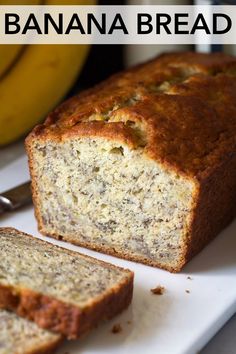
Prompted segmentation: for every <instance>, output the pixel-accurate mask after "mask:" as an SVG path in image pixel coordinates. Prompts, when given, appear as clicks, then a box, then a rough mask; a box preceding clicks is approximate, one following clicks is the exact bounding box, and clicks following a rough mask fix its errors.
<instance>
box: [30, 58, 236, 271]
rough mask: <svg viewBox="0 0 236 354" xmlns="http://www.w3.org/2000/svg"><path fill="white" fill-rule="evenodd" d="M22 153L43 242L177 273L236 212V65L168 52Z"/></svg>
mask: <svg viewBox="0 0 236 354" xmlns="http://www.w3.org/2000/svg"><path fill="white" fill-rule="evenodd" d="M26 147H27V151H28V156H29V163H30V171H31V176H32V187H33V199H34V204H35V210H36V217H37V219H38V225H39V230H40V231H41V232H42V233H43V234H46V235H50V236H52V237H56V238H61V239H63V240H65V241H69V242H73V243H75V244H78V245H82V246H85V247H89V248H92V249H95V250H98V251H102V252H106V253H110V254H113V255H116V256H119V257H123V258H127V259H130V260H135V261H140V262H143V263H146V264H150V265H154V266H159V267H162V268H164V269H168V270H170V271H179V270H180V269H181V268H182V267H183V265H184V264H185V263H186V262H187V261H188V260H189V259H191V258H192V257H193V255H195V254H196V253H197V252H199V251H200V250H201V249H202V248H203V247H204V246H205V245H206V244H207V243H208V242H209V241H210V240H211V239H212V238H213V237H215V236H216V235H217V234H218V233H219V231H221V230H222V229H223V228H224V227H225V226H226V225H227V224H228V223H229V222H230V221H231V220H232V218H233V217H234V215H235V209H236V59H235V58H233V57H231V56H227V55H225V54H220V53H215V54H200V53H178V54H177V53H174V54H165V55H162V56H160V57H159V58H157V59H154V60H152V61H150V62H148V63H147V64H143V65H140V66H137V67H135V68H133V69H130V70H128V71H125V72H123V73H120V74H118V75H116V76H113V77H111V78H110V79H108V80H107V81H105V82H103V83H101V84H100V85H98V86H96V87H95V88H93V89H91V90H88V91H85V92H84V93H82V94H80V95H78V96H76V97H73V98H72V99H70V100H68V101H67V102H65V103H64V104H62V105H61V106H60V107H59V108H58V109H56V110H55V111H54V112H52V113H51V114H50V115H49V117H48V118H47V120H46V122H45V123H44V124H42V125H39V126H37V127H36V128H35V129H34V130H33V132H32V133H31V134H30V135H29V137H28V138H27V141H26Z"/></svg>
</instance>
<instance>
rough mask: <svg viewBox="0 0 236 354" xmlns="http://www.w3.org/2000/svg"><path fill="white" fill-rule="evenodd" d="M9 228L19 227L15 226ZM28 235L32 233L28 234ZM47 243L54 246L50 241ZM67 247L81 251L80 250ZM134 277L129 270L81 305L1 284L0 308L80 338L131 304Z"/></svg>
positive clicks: (66, 335) (47, 327)
mask: <svg viewBox="0 0 236 354" xmlns="http://www.w3.org/2000/svg"><path fill="white" fill-rule="evenodd" d="M5 230H6V229H5ZM8 230H9V231H12V232H15V231H17V230H15V229H12V228H8ZM17 232H18V231H17ZM25 236H26V237H32V236H30V235H27V234H25ZM38 241H39V242H43V243H46V242H44V241H41V240H38ZM46 244H47V245H48V246H49V247H50V246H51V247H52V245H51V244H50V243H48V242H47V243H46ZM53 247H58V246H55V245H53ZM58 248H60V247H58ZM67 251H68V253H70V254H76V255H78V253H77V252H73V251H70V250H67ZM83 257H85V258H88V259H92V260H95V262H97V263H98V264H102V265H103V266H106V267H108V268H110V267H114V268H118V269H122V270H124V269H123V268H120V267H116V266H114V265H110V264H109V263H106V262H103V261H99V260H96V259H94V258H92V257H89V256H86V255H83ZM133 278H134V273H133V272H131V271H128V270H127V277H125V278H124V279H123V280H122V281H121V282H120V283H119V284H117V285H116V286H114V287H112V288H111V289H109V290H108V291H107V292H106V293H105V294H104V295H100V296H97V297H96V298H95V299H93V300H92V301H90V302H89V303H88V304H86V305H85V306H83V308H81V309H80V308H79V307H78V306H76V305H74V304H69V303H64V302H62V301H60V300H58V299H56V298H54V297H51V296H46V295H44V294H41V293H37V292H35V291H32V290H30V289H25V288H20V287H18V288H16V287H13V286H7V285H4V284H0V308H3V309H7V310H11V311H14V312H15V313H17V314H18V315H19V316H21V317H24V318H27V319H28V320H31V321H34V322H35V323H37V325H38V326H39V327H41V328H44V329H48V330H51V331H53V332H56V333H60V334H62V335H63V336H65V337H67V338H68V339H77V338H79V337H81V336H83V335H84V334H86V333H87V332H89V331H90V330H91V329H92V328H93V327H95V326H97V324H98V323H99V322H100V321H101V320H105V319H110V318H112V317H114V316H115V315H117V314H118V313H120V312H121V311H122V310H124V309H126V308H127V307H128V306H129V304H130V302H131V300H132V295H133Z"/></svg>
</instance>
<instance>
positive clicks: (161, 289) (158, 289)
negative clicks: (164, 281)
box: [151, 285, 166, 295]
mask: <svg viewBox="0 0 236 354" xmlns="http://www.w3.org/2000/svg"><path fill="white" fill-rule="evenodd" d="M165 290H166V289H165V288H164V286H161V285H158V286H156V287H155V288H153V289H151V293H153V294H154V295H163V294H164V292H165Z"/></svg>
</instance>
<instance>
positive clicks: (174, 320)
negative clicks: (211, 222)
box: [0, 150, 236, 354]
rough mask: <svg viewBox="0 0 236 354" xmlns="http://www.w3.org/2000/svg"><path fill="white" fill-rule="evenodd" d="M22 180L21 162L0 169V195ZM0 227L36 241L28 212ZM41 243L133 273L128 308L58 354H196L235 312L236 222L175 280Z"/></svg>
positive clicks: (172, 276) (4, 218)
mask: <svg viewBox="0 0 236 354" xmlns="http://www.w3.org/2000/svg"><path fill="white" fill-rule="evenodd" d="M5 151H7V150H5ZM3 157H4V152H0V165H2V166H3V164H2V163H1V162H2V159H3ZM11 158H12V157H11ZM28 178H29V176H28V170H27V160H26V157H25V156H23V157H21V158H18V159H17V160H15V161H13V162H11V163H10V164H8V165H5V166H4V167H2V168H1V169H0V192H2V191H4V190H6V189H8V188H10V187H13V186H16V185H17V184H19V183H21V182H24V181H26V180H27V179H28ZM0 226H12V227H16V228H18V229H20V230H22V231H25V232H28V233H30V234H34V235H36V236H39V237H41V238H42V236H40V234H39V233H38V231H37V225H36V222H35V218H34V214H33V207H27V208H24V210H21V211H18V212H15V213H9V214H5V215H4V216H1V217H0ZM44 239H45V237H44ZM47 240H48V241H50V242H52V243H56V244H59V245H63V246H64V247H67V248H69V249H73V250H78V251H81V252H84V253H86V254H89V255H92V256H95V257H97V258H99V259H102V260H105V261H109V262H112V263H114V264H116V265H119V266H122V267H126V268H130V269H131V270H133V271H134V272H135V288H134V297H133V302H132V305H131V306H130V308H129V309H128V310H127V311H125V312H124V313H123V314H122V315H120V316H118V317H116V318H115V319H114V320H113V321H110V322H108V323H105V324H102V325H101V326H100V327H99V328H98V329H95V330H94V331H92V332H91V333H90V334H89V335H88V336H87V337H85V338H83V339H81V340H79V341H75V342H71V343H65V345H63V348H61V350H59V354H65V353H69V354H78V353H83V354H95V353H96V354H97V353H101V354H118V353H119V354H132V353H133V354H149V353H150V354H152V353H153V354H187V353H188V354H196V353H197V352H198V351H199V350H200V349H201V348H202V347H203V346H204V345H205V344H206V343H207V342H208V341H209V340H210V338H211V337H212V336H213V335H214V334H215V333H216V332H217V331H218V330H219V329H220V328H221V327H222V326H223V324H224V323H225V322H226V321H227V320H228V319H229V318H230V317H231V316H232V315H233V314H234V313H235V312H236V221H234V222H233V223H232V224H231V225H230V226H229V227H228V228H227V229H226V230H224V232H222V233H221V234H220V235H219V236H218V237H217V239H215V240H214V241H213V242H212V243H211V244H210V245H209V246H208V247H206V248H205V249H204V250H203V251H202V252H201V253H200V254H199V255H198V256H196V257H195V258H194V259H193V260H192V261H191V262H190V263H189V264H188V265H187V266H186V267H185V268H184V270H183V271H182V272H181V273H180V274H170V273H168V272H166V271H162V270H159V269H155V268H151V267H148V266H144V265H141V264H137V263H134V262H128V261H124V260H121V259H117V258H114V257H111V256H106V255H103V254H100V253H97V252H93V251H90V250H86V249H83V248H80V247H75V246H72V245H70V244H68V243H63V242H59V241H56V240H53V239H50V238H47ZM189 276H190V277H191V279H188V277H189ZM157 285H162V286H164V287H165V289H166V292H165V293H164V294H163V295H162V296H158V295H153V294H152V293H151V292H150V289H151V288H154V287H156V286H157ZM186 290H189V293H187V292H186ZM114 324H120V325H121V327H122V331H121V332H120V333H117V334H113V333H112V332H111V328H112V326H113V325H114Z"/></svg>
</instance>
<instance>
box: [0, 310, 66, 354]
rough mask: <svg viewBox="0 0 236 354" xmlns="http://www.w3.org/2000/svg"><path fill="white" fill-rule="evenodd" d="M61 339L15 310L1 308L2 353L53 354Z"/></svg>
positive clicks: (0, 348) (0, 337)
mask: <svg viewBox="0 0 236 354" xmlns="http://www.w3.org/2000/svg"><path fill="white" fill-rule="evenodd" d="M61 341H62V337H61V336H60V335H58V334H55V333H52V332H49V331H46V330H44V329H41V328H39V327H38V326H37V325H36V324H35V323H33V322H31V321H28V320H26V319H24V318H21V317H19V316H17V315H16V314H15V313H13V312H9V311H6V310H0V353H1V354H52V353H53V352H54V350H55V349H56V348H57V347H58V345H59V344H60V343H61Z"/></svg>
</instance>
